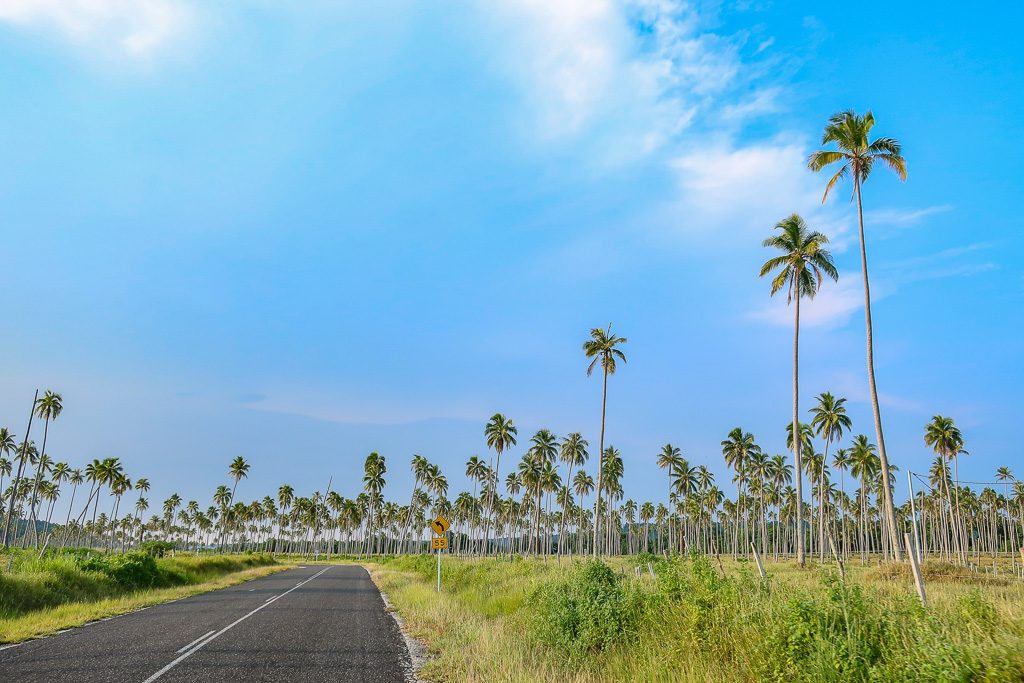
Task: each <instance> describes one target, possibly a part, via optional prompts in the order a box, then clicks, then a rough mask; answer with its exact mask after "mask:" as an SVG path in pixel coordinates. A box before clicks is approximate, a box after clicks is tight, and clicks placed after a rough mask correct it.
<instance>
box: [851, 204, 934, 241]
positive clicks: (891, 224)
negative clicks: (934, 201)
mask: <svg viewBox="0 0 1024 683" xmlns="http://www.w3.org/2000/svg"><path fill="white" fill-rule="evenodd" d="M953 208H954V207H953V205H952V204H939V205H936V206H927V207H924V208H921V209H897V208H887V209H875V210H873V211H865V212H864V222H865V223H866V224H868V225H870V226H871V232H872V235H873V236H874V237H875V238H876V239H890V238H892V237H895V236H897V235H899V234H900V233H902V232H903V231H904V230H908V229H911V228H916V227H919V226H921V225H923V224H926V222H927V221H926V220H925V219H926V218H929V217H931V216H937V215H941V214H944V213H948V212H950V211H952V210H953Z"/></svg>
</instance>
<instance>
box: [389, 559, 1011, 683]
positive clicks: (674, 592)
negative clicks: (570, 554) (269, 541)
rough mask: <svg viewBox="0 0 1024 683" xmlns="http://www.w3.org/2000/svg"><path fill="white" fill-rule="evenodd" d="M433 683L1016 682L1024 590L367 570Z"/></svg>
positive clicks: (813, 575) (856, 572)
mask: <svg viewBox="0 0 1024 683" xmlns="http://www.w3.org/2000/svg"><path fill="white" fill-rule="evenodd" d="M369 567H370V569H371V572H372V574H373V577H374V579H375V581H376V582H377V584H378V585H379V586H380V587H381V588H382V589H383V590H384V591H385V592H387V593H388V594H389V596H390V598H391V601H392V602H393V603H394V605H395V606H396V608H397V609H398V611H399V613H400V614H401V615H402V616H403V617H404V619H405V620H406V625H407V627H408V628H409V630H410V632H411V634H412V635H413V636H415V637H418V638H420V639H422V640H423V641H425V642H426V643H427V644H428V647H429V648H430V651H431V653H432V655H433V657H432V659H431V661H429V662H428V663H427V664H426V665H425V667H424V669H423V672H422V675H423V676H424V678H426V679H428V680H433V681H451V682H455V681H481V682H483V681H508V682H509V683H512V682H516V683H525V682H530V681H538V682H539V681H552V680H559V681H573V682H580V683H583V682H586V683H599V682H605V681H636V682H640V681H666V682H668V681H716V682H717V681H786V682H787V683H791V682H794V681H1021V680H1024V584H1022V583H1021V582H1020V581H1019V580H1016V579H1014V578H1012V577H1009V576H1003V577H994V576H987V575H984V574H982V575H977V574H971V573H968V572H965V571H963V570H960V569H957V568H954V567H951V566H948V565H943V564H939V563H929V564H927V565H926V582H927V588H928V598H929V607H928V609H927V610H925V609H922V608H921V606H920V603H919V602H918V600H917V597H916V594H915V593H914V591H913V586H912V583H911V579H910V576H909V570H906V571H904V569H903V568H902V567H899V566H883V567H879V566H874V567H860V566H851V567H849V568H848V577H847V581H846V582H845V583H844V582H842V581H840V579H839V577H838V576H837V575H835V574H834V572H833V570H832V569H830V568H828V567H813V566H812V567H810V568H808V569H806V570H799V569H797V568H796V567H795V566H793V564H791V563H785V564H783V563H779V564H769V565H768V566H767V571H768V574H769V579H768V581H767V583H765V582H762V581H761V580H760V578H759V577H758V576H757V572H756V569H755V568H754V567H753V565H752V564H748V563H745V562H742V561H740V562H732V561H728V560H726V561H724V564H723V567H722V569H723V570H724V575H723V574H722V571H721V570H720V569H719V568H718V567H717V566H716V565H715V564H713V563H712V562H711V561H710V560H707V559H706V558H695V559H680V560H673V561H668V562H666V561H655V563H654V570H655V573H656V577H651V576H650V575H648V574H646V573H645V576H643V577H642V578H639V579H638V578H636V577H635V575H634V567H633V564H631V563H630V562H629V561H628V560H623V559H612V560H610V561H608V562H607V563H591V562H573V563H570V562H568V561H563V563H562V564H561V565H558V564H557V563H556V562H555V561H553V560H552V561H550V562H548V563H547V564H546V565H545V564H543V563H541V562H536V561H523V560H513V561H501V560H459V559H456V558H449V557H446V558H445V566H444V577H443V592H442V594H441V595H438V594H437V593H435V592H434V583H433V582H434V563H433V560H432V558H429V557H420V558H399V559H393V560H388V561H385V562H383V563H379V564H373V565H369Z"/></svg>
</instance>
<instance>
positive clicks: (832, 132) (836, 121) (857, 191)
mask: <svg viewBox="0 0 1024 683" xmlns="http://www.w3.org/2000/svg"><path fill="white" fill-rule="evenodd" d="M874 125H875V117H874V115H873V114H872V113H871V112H870V111H869V112H868V113H867V114H865V115H863V116H861V115H859V114H857V113H856V112H854V111H852V110H847V111H843V112H839V113H837V114H834V115H833V116H832V118H830V119H829V121H828V124H826V126H825V132H824V134H823V135H822V138H821V144H822V145H827V144H830V143H833V142H834V143H835V144H836V147H837V148H838V149H836V150H819V151H816V152H814V153H812V154H811V156H810V157H809V158H808V160H807V166H808V168H810V169H811V170H812V171H814V172H815V173H817V172H819V171H821V170H822V169H824V168H825V167H826V166H831V165H832V164H835V163H839V164H841V166H840V167H839V170H838V171H836V173H835V175H833V176H832V177H831V178H830V179H829V181H828V183H827V184H826V185H825V193H824V195H823V196H822V198H821V203H822V204H824V203H825V201H826V200H827V199H828V194H829V192H830V191H831V190H832V188H833V187H835V185H836V183H837V182H838V181H839V180H841V179H842V178H844V177H846V176H848V175H849V176H852V177H853V194H854V197H856V199H857V222H858V225H859V235H860V262H861V274H862V276H863V280H864V323H865V327H866V328H867V360H868V389H869V390H870V392H871V410H872V414H873V416H874V419H875V438H876V439H877V440H878V457H879V460H880V461H881V467H882V471H883V472H888V471H889V459H888V457H887V455H886V451H885V438H884V437H883V435H882V413H881V411H880V409H879V406H878V389H877V387H876V385H875V358H874V344H873V340H872V332H873V331H872V327H871V288H870V285H869V281H868V255H867V246H866V243H865V239H864V204H863V201H862V196H861V195H862V189H863V184H864V182H865V181H867V179H868V176H869V175H870V174H871V169H872V168H874V165H875V163H876V162H879V163H881V164H883V165H885V166H888V167H889V168H890V169H892V171H893V172H895V173H896V175H897V176H898V177H899V179H900V180H902V181H906V179H907V162H906V160H905V159H904V158H903V155H902V151H903V150H902V146H901V145H900V143H899V142H898V141H896V140H895V139H893V138H876V139H874V140H870V135H871V129H872V128H873V127H874ZM882 492H883V498H884V500H883V503H882V504H883V509H884V514H885V518H886V522H887V525H888V529H889V540H890V543H891V545H892V548H893V552H894V554H895V556H896V561H897V562H899V561H901V560H902V558H903V556H902V552H901V550H900V548H901V546H900V541H899V533H898V530H897V527H896V509H895V507H894V505H893V496H892V487H891V486H890V485H889V480H888V477H882Z"/></svg>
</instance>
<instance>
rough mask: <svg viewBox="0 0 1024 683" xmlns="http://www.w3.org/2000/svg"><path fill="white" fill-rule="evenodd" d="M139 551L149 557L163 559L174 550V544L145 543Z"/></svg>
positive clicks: (168, 542)
mask: <svg viewBox="0 0 1024 683" xmlns="http://www.w3.org/2000/svg"><path fill="white" fill-rule="evenodd" d="M139 549H140V550H141V551H142V552H144V553H146V554H147V555H149V556H151V557H164V556H165V555H166V554H167V553H169V552H170V551H172V550H174V544H173V543H171V542H170V541H146V542H145V543H143V544H142V545H141V546H139Z"/></svg>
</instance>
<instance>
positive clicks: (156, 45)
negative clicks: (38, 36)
mask: <svg viewBox="0 0 1024 683" xmlns="http://www.w3.org/2000/svg"><path fill="white" fill-rule="evenodd" d="M192 14H193V12H192V8H191V6H189V5H187V4H186V3H185V2H182V1H181V0H3V2H0V22H8V23H11V24H14V25H16V26H23V27H27V28H32V29H38V30H43V31H49V32H54V33H57V34H59V35H60V36H61V37H63V38H65V39H67V40H69V41H71V42H72V43H74V44H75V45H76V46H77V47H79V48H81V49H85V50H89V51H95V52H110V51H113V52H115V53H117V54H120V55H126V56H128V57H133V58H142V57H146V56H149V55H151V54H153V53H155V52H156V51H158V50H160V49H162V48H164V47H166V46H167V45H168V44H169V43H170V42H172V41H173V40H175V39H177V38H178V37H180V36H182V35H183V34H184V33H185V32H186V31H187V29H188V28H189V26H190V25H191V23H192V19H193V16H192Z"/></svg>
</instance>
